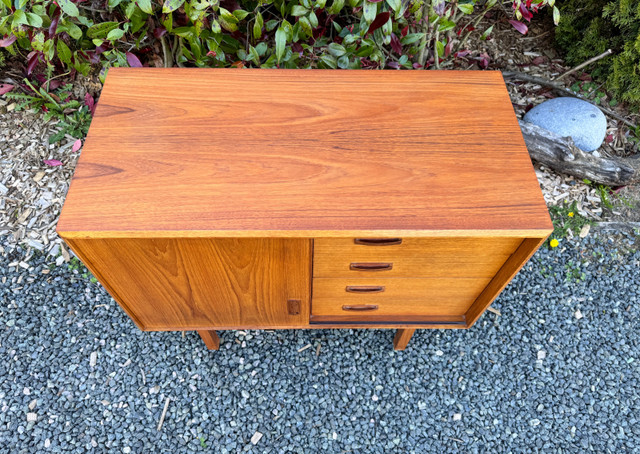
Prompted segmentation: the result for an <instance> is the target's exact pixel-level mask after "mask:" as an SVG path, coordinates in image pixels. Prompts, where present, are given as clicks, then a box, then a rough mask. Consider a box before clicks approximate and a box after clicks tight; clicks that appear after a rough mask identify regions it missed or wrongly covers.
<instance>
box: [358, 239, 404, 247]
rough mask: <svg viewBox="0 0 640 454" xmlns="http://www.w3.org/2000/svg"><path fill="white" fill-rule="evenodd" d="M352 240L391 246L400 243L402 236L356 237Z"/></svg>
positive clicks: (368, 244)
mask: <svg viewBox="0 0 640 454" xmlns="http://www.w3.org/2000/svg"><path fill="white" fill-rule="evenodd" d="M353 242H354V243H356V244H363V245H365V246H393V245H394V244H402V238H356V239H355V240H353Z"/></svg>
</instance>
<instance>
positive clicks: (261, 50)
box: [0, 0, 556, 75]
mask: <svg viewBox="0 0 640 454" xmlns="http://www.w3.org/2000/svg"><path fill="white" fill-rule="evenodd" d="M0 1H1V3H0V47H5V48H7V49H8V50H9V51H10V52H11V53H13V54H20V55H23V56H24V58H25V59H26V63H27V65H26V67H27V73H29V74H31V73H33V72H38V71H40V72H41V73H42V72H47V73H48V74H49V75H50V74H53V73H61V72H64V71H69V72H74V71H75V72H80V73H83V74H86V73H87V72H88V71H89V70H90V68H91V67H92V66H100V67H102V68H108V67H110V66H142V65H143V64H144V65H149V66H175V65H177V66H197V67H228V66H236V67H245V66H251V67H283V68H396V69H400V68H407V69H410V68H421V67H428V66H432V65H433V66H438V65H439V63H440V62H441V61H443V60H445V59H447V58H448V57H450V56H451V55H453V54H455V51H456V50H461V48H462V46H464V44H465V41H466V37H467V35H468V33H470V32H471V31H473V30H474V26H477V25H478V22H477V21H475V20H472V19H474V18H475V17H478V16H479V17H482V16H483V15H484V14H485V13H486V11H488V10H490V9H492V8H494V7H496V4H497V0H432V1H424V0H290V1H287V0H164V1H162V2H160V1H157V0H106V1H104V2H91V1H86V0H55V1H54V0H0ZM506 4H507V5H509V7H510V8H511V11H512V13H513V17H512V18H511V20H510V22H511V23H512V24H513V26H514V27H515V28H516V29H517V30H518V31H520V32H521V33H526V30H527V26H526V25H525V22H527V21H530V20H531V18H532V16H533V12H536V11H538V9H539V8H541V7H543V6H547V5H551V6H553V0H526V1H525V0H515V1H514V2H511V1H509V2H507V3H506ZM96 5H98V6H96ZM96 8H97V9H96ZM555 11H556V9H555V8H554V12H555ZM472 14H473V15H474V16H473V17H472V16H471V15H472ZM479 33H482V31H479ZM489 33H490V29H489V30H484V34H483V37H484V38H486V37H487V35H488V34H489Z"/></svg>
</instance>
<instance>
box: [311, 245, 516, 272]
mask: <svg viewBox="0 0 640 454" xmlns="http://www.w3.org/2000/svg"><path fill="white" fill-rule="evenodd" d="M521 242H522V238H468V237H465V238H403V239H401V242H400V243H399V244H388V245H380V244H376V243H375V242H374V243H372V244H358V243H356V241H355V239H354V238H319V239H316V240H314V251H313V276H314V277H351V276H353V277H358V278H360V277H372V278H380V277H493V276H495V274H496V273H497V272H498V270H499V269H500V267H502V265H503V264H504V262H505V261H506V260H507V258H508V257H509V256H510V255H511V254H512V253H513V252H514V251H515V250H516V248H517V247H518V246H519V245H520V243H521Z"/></svg>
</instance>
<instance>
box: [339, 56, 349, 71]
mask: <svg viewBox="0 0 640 454" xmlns="http://www.w3.org/2000/svg"><path fill="white" fill-rule="evenodd" d="M348 67H349V57H348V56H346V55H343V56H342V57H340V58H338V68H340V69H347V68H348Z"/></svg>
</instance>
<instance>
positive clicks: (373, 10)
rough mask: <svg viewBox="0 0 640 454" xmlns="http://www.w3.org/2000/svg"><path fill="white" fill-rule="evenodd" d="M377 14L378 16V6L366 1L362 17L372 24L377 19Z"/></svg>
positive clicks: (363, 5)
mask: <svg viewBox="0 0 640 454" xmlns="http://www.w3.org/2000/svg"><path fill="white" fill-rule="evenodd" d="M376 14H378V4H377V3H371V2H370V1H368V0H364V3H363V4H362V17H364V20H365V21H366V23H367V24H370V23H371V22H373V20H374V19H375V18H376Z"/></svg>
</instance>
